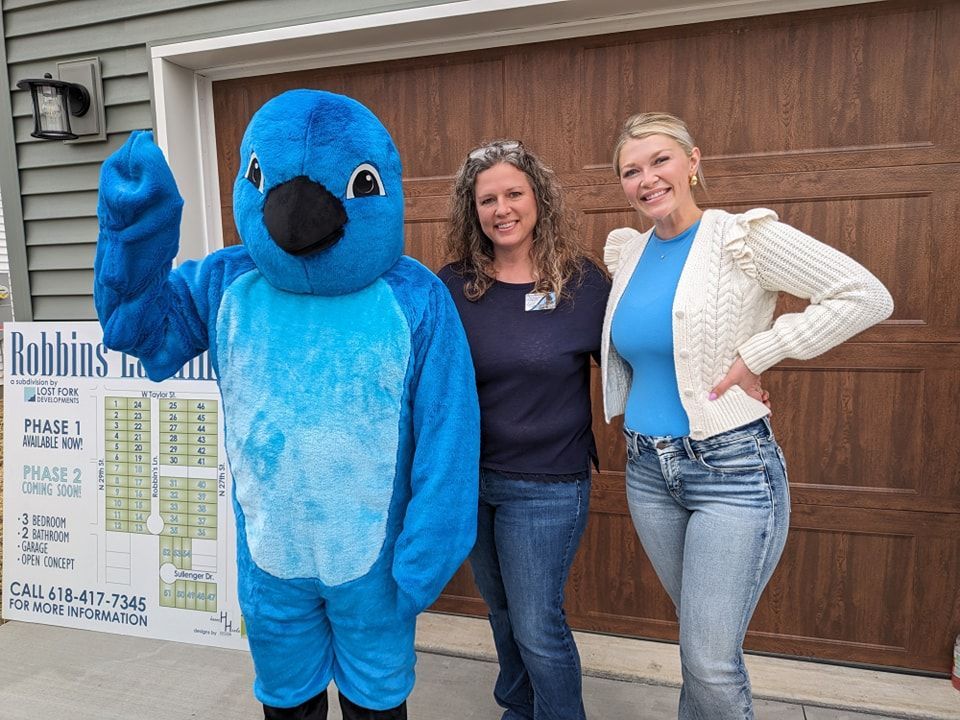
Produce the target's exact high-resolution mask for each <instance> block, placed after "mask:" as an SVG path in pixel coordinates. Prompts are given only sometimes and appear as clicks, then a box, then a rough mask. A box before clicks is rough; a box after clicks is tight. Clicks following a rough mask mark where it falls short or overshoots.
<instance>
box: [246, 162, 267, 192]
mask: <svg viewBox="0 0 960 720" xmlns="http://www.w3.org/2000/svg"><path fill="white" fill-rule="evenodd" d="M243 176H244V177H245V178H246V179H247V180H249V181H250V182H252V183H253V186H254V187H255V188H256V189H257V190H259V191H260V192H263V171H262V170H261V169H260V160H259V159H258V158H257V154H256V153H252V154H251V155H250V162H249V164H247V172H246V173H244V175H243Z"/></svg>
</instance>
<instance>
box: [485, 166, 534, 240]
mask: <svg viewBox="0 0 960 720" xmlns="http://www.w3.org/2000/svg"><path fill="white" fill-rule="evenodd" d="M474 199H475V201H476V205H477V219H478V220H479V221H480V228H481V229H482V230H483V234H484V235H486V236H487V237H488V238H489V239H490V242H492V243H493V253H494V256H496V255H498V254H502V253H505V252H507V253H511V254H512V253H516V252H523V251H525V252H527V253H529V251H530V249H531V248H532V247H533V231H534V228H536V226H537V198H536V196H535V195H534V192H533V188H532V187H531V185H530V180H529V178H527V175H526V173H524V172H523V171H522V170H519V169H517V168H515V167H514V166H513V165H510V164H509V163H498V164H496V165H494V166H493V167H491V168H488V169H487V170H484V171H483V172H481V173H479V174H478V175H477V180H476V184H475V185H474Z"/></svg>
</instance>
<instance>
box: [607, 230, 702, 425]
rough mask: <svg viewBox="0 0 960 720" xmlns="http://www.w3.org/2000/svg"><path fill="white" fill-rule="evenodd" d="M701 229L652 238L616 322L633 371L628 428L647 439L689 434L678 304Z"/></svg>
mask: <svg viewBox="0 0 960 720" xmlns="http://www.w3.org/2000/svg"><path fill="white" fill-rule="evenodd" d="M699 227H700V221H699V220H698V221H697V222H695V223H694V224H693V225H691V226H690V227H689V228H687V229H686V230H684V231H683V232H682V233H680V234H679V235H677V236H676V237H673V238H669V239H667V240H661V239H660V238H658V237H657V236H656V234H653V235H651V237H650V241H649V242H648V243H647V246H646V247H645V248H644V250H643V255H641V256H640V261H639V262H638V263H637V267H636V269H635V270H634V271H633V276H632V277H631V278H630V282H629V283H627V288H626V290H625V291H624V293H623V297H622V298H621V300H620V303H619V305H617V311H616V313H615V314H614V316H613V330H612V339H613V344H614V345H615V346H616V348H617V352H618V353H619V354H620V356H621V357H622V358H623V359H624V360H626V361H627V362H628V363H629V364H630V367H631V368H632V369H633V381H632V382H631V383H630V394H629V395H628V396H627V409H626V414H625V416H624V425H625V426H626V427H627V428H629V429H630V430H633V431H634V432H638V433H641V434H643V435H655V436H665V435H670V436H673V437H680V436H683V435H689V434H690V421H689V419H688V418H687V413H686V411H685V410H684V409H683V405H682V404H681V403H680V390H679V388H678V387H677V372H676V368H675V366H674V361H673V298H674V295H676V292H677V283H678V282H679V281H680V273H681V272H682V271H683V266H684V263H686V261H687V255H688V254H689V252H690V247H691V246H692V245H693V238H694V236H695V235H696V234H697V228H699Z"/></svg>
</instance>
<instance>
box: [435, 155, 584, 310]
mask: <svg viewBox="0 0 960 720" xmlns="http://www.w3.org/2000/svg"><path fill="white" fill-rule="evenodd" d="M499 163H507V164H508V165H512V166H513V167H515V168H517V169H518V170H520V171H521V172H522V173H524V174H525V175H526V176H527V179H528V180H529V181H530V187H531V188H533V194H534V197H535V198H536V203H537V222H536V225H535V227H534V230H533V248H532V249H531V251H530V259H531V261H532V262H533V273H534V282H535V283H536V286H535V290H536V291H537V292H553V293H555V296H556V298H557V299H558V300H559V299H560V298H563V297H568V296H569V292H568V290H569V284H570V282H571V280H575V279H579V276H580V267H581V260H582V258H584V257H585V253H584V251H583V249H582V247H581V246H580V243H579V241H578V239H577V235H576V232H575V230H574V225H573V222H572V220H571V218H570V215H569V213H568V212H567V209H566V206H565V205H564V202H563V191H562V189H561V187H560V182H559V181H558V180H557V176H556V174H555V173H554V172H553V170H551V169H550V168H549V167H547V166H546V165H545V164H544V163H543V162H542V161H541V160H540V159H539V158H538V157H537V156H536V155H534V154H533V153H532V152H530V151H529V150H527V149H526V148H524V147H523V143H521V142H518V141H516V140H494V141H493V142H490V143H487V144H485V145H481V146H480V147H479V148H477V149H475V150H473V151H472V152H471V153H470V154H469V155H468V156H467V159H466V160H465V161H464V163H463V165H462V166H461V167H460V170H459V171H458V172H457V176H456V179H455V180H454V185H453V198H452V201H451V208H450V229H449V231H448V232H447V255H448V256H449V258H450V259H451V260H452V261H453V262H455V263H456V265H457V270H458V273H459V274H461V275H462V276H463V277H464V287H463V292H464V295H466V297H467V299H469V300H472V301H477V300H479V299H480V298H482V297H483V294H484V293H485V292H486V291H487V290H488V289H489V288H490V286H491V285H492V284H493V282H494V280H495V278H496V271H495V270H494V267H493V243H492V242H491V241H490V239H489V238H488V237H487V236H486V235H484V233H483V230H482V229H481V227H480V220H479V218H478V216H477V204H476V196H475V192H474V191H475V187H476V182H477V175H479V174H480V173H482V172H483V171H484V170H489V169H490V168H491V167H493V166H494V165H497V164H499Z"/></svg>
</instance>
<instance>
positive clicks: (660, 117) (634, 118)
mask: <svg viewBox="0 0 960 720" xmlns="http://www.w3.org/2000/svg"><path fill="white" fill-rule="evenodd" d="M649 135H666V136H667V137H668V138H672V139H674V140H676V141H677V144H678V145H680V147H681V148H683V152H684V153H686V155H687V157H690V156H691V155H692V154H693V148H694V147H696V143H695V142H694V141H693V136H692V135H691V134H690V130H689V129H688V128H687V124H686V123H685V122H684V121H683V120H681V119H680V118H678V117H677V116H676V115H671V114H670V113H665V112H646V113H637V114H636V115H631V116H630V117H628V118H627V119H626V120H625V121H624V123H623V129H622V130H621V131H620V136H619V137H618V138H617V144H616V146H615V147H614V148H613V170H614V172H616V173H617V177H620V152H621V151H622V150H623V146H624V145H625V144H626V143H627V141H628V140H642V139H643V138H645V137H648V136H649ZM696 175H697V179H698V180H699V181H700V187H702V188H703V189H704V190H706V187H707V180H706V178H704V177H703V164H702V163H700V164H698V165H697V173H696Z"/></svg>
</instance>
